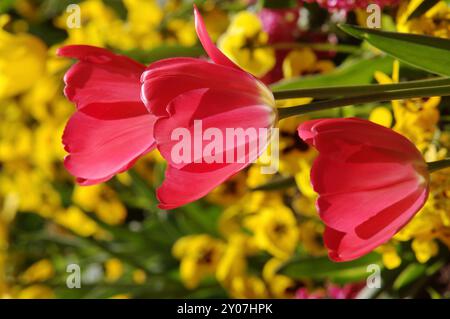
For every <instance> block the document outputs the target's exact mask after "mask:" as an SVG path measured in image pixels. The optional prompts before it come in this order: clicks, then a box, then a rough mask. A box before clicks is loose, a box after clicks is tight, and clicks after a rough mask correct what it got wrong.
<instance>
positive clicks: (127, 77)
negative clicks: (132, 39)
mask: <svg viewBox="0 0 450 319" xmlns="http://www.w3.org/2000/svg"><path fill="white" fill-rule="evenodd" d="M58 54H59V55H60V56H64V57H71V58H76V59H78V60H80V61H79V62H77V63H76V64H75V65H73V66H72V67H71V68H70V70H69V71H68V72H67V73H66V75H65V77H64V81H65V83H66V87H65V90H64V92H65V94H66V96H67V98H68V99H69V100H70V101H72V102H74V103H75V104H76V106H77V111H76V112H75V113H74V114H73V115H72V117H71V118H70V120H69V122H68V123H67V126H66V128H65V131H64V135H63V144H64V146H65V149H66V151H67V152H69V155H68V156H66V158H65V160H64V165H65V166H66V168H67V170H68V171H69V172H70V173H71V174H72V175H74V176H76V177H77V182H78V183H80V184H82V185H90V184H96V183H100V182H104V181H106V180H108V179H110V178H111V177H113V176H114V175H115V174H117V173H120V172H122V171H125V170H127V169H128V168H129V167H130V166H131V165H132V164H133V163H134V162H135V161H136V159H138V158H139V157H140V156H142V155H144V154H146V153H147V152H149V151H150V150H152V149H153V148H154V147H155V140H154V139H153V125H154V122H155V119H156V117H155V116H153V115H151V114H150V113H149V112H148V111H147V109H146V107H145V106H144V104H143V103H142V101H141V99H140V90H141V83H140V77H141V75H142V72H144V70H145V66H144V65H141V64H140V63H137V62H135V61H133V60H131V59H129V58H127V57H125V56H120V55H115V54H113V53H111V52H109V51H107V50H105V49H102V48H96V47H91V46H87V45H73V46H66V47H63V48H61V49H59V50H58Z"/></svg>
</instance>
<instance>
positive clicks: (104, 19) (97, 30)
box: [55, 0, 121, 47]
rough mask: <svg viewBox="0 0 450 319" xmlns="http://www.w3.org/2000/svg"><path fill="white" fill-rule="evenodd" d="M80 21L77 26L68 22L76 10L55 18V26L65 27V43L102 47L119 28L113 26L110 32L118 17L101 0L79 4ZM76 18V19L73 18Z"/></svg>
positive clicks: (90, 0) (114, 35)
mask: <svg viewBox="0 0 450 319" xmlns="http://www.w3.org/2000/svg"><path fill="white" fill-rule="evenodd" d="M79 6H80V10H79V13H80V22H81V25H80V26H79V27H76V26H71V25H70V23H68V22H70V21H71V19H73V16H72V15H74V14H77V12H65V13H64V14H62V15H61V16H59V17H58V18H57V19H56V20H55V24H56V26H57V27H59V28H61V29H65V30H66V31H67V33H68V38H67V39H66V40H65V44H81V43H82V44H89V45H94V46H99V47H104V46H106V45H107V44H108V42H109V38H110V37H111V36H112V37H117V35H116V34H117V32H120V31H121V30H120V29H117V28H115V29H114V31H115V32H114V33H111V26H114V25H116V24H117V23H118V22H119V21H118V17H117V16H116V14H115V12H114V10H113V9H112V8H110V7H108V6H107V5H105V4H104V3H103V2H102V1H101V0H86V1H83V2H81V3H80V4H79ZM75 20H76V19H75Z"/></svg>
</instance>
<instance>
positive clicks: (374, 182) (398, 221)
mask: <svg viewBox="0 0 450 319" xmlns="http://www.w3.org/2000/svg"><path fill="white" fill-rule="evenodd" d="M298 133H299V135H300V137H301V138H302V139H303V140H304V141H305V142H307V143H308V144H310V145H312V146H314V147H315V148H317V150H318V151H319V156H318V158H317V159H316V161H315V163H314V165H313V167H312V170H311V182H312V184H313V187H314V190H315V191H316V192H317V193H318V194H319V198H318V200H317V205H316V206H317V209H318V211H319V214H320V217H321V219H322V220H323V222H324V223H325V225H326V229H325V233H324V242H325V245H326V246H327V248H328V250H329V256H330V258H331V259H333V260H335V261H349V260H353V259H356V258H358V257H361V256H362V255H364V254H367V253H369V252H370V251H372V250H373V249H374V248H376V247H377V246H379V245H381V244H383V243H385V242H386V241H388V240H389V239H390V238H391V237H392V236H394V234H395V233H397V232H398V231H399V230H400V229H401V228H402V227H403V226H404V225H405V224H406V223H407V222H408V221H409V220H410V219H411V218H412V217H413V216H414V215H415V214H416V213H417V211H419V209H420V208H421V207H422V206H423V205H424V203H425V201H426V199H427V196H428V185H429V173H428V169H427V164H426V162H425V161H424V159H423V157H422V155H421V153H420V152H419V151H418V150H417V148H416V147H415V146H414V145H413V144H412V143H411V142H410V141H409V140H408V139H406V138H405V137H404V136H402V135H400V134H398V133H396V132H394V131H392V130H390V129H388V128H385V127H383V126H380V125H378V124H374V123H372V122H369V121H365V120H361V119H354V118H351V119H320V120H313V121H308V122H305V123H303V124H302V125H300V126H299V128H298Z"/></svg>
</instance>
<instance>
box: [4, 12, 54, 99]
mask: <svg viewBox="0 0 450 319" xmlns="http://www.w3.org/2000/svg"><path fill="white" fill-rule="evenodd" d="M7 21H8V17H7V16H5V15H0V99H4V98H7V97H12V96H15V95H17V94H20V93H23V92H24V91H26V90H28V89H30V88H31V87H32V86H33V85H34V84H35V82H36V81H37V79H39V78H40V77H41V76H42V74H43V72H44V69H45V58H46V55H47V49H46V47H45V44H44V43H43V42H42V41H41V40H40V39H39V38H37V37H34V36H32V35H29V34H26V33H19V34H11V33H8V32H6V31H5V30H4V29H3V27H4V25H5V24H6V23H7Z"/></svg>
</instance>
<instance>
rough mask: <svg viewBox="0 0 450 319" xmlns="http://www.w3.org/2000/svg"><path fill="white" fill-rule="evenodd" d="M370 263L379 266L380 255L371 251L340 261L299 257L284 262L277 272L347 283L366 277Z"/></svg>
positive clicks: (291, 275) (296, 276)
mask: <svg viewBox="0 0 450 319" xmlns="http://www.w3.org/2000/svg"><path fill="white" fill-rule="evenodd" d="M370 264H377V265H380V266H381V257H380V255H379V254H377V253H371V254H368V255H366V256H364V257H361V258H359V259H357V260H353V261H349V262H342V263H336V262H333V261H331V260H330V259H328V257H316V258H300V259H296V260H291V261H290V262H288V263H286V264H285V265H284V266H282V267H281V269H280V270H279V273H281V274H284V275H286V276H289V277H291V278H295V279H305V278H310V279H317V280H323V279H329V280H332V281H333V282H336V283H347V282H355V281H360V280H364V279H366V278H367V277H368V276H369V275H370V274H371V272H368V271H367V266H369V265H370Z"/></svg>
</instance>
